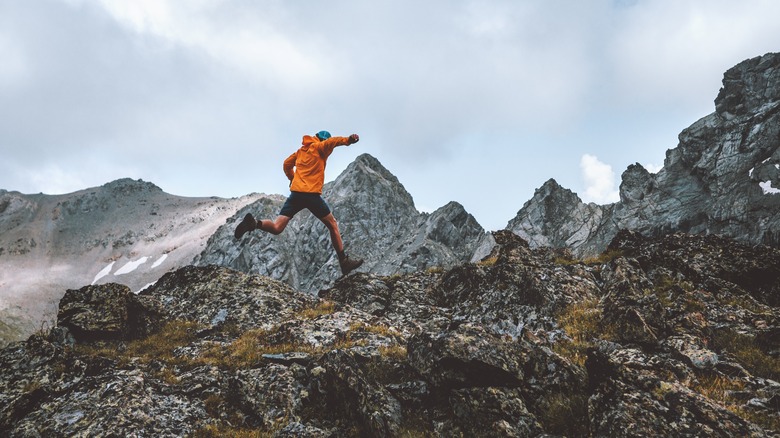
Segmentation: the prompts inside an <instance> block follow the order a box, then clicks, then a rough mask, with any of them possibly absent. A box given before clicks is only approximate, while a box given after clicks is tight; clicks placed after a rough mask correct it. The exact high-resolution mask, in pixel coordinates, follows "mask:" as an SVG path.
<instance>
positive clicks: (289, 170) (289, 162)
mask: <svg viewBox="0 0 780 438" xmlns="http://www.w3.org/2000/svg"><path fill="white" fill-rule="evenodd" d="M297 157H298V151H295V152H293V154H292V155H290V156H289V157H287V159H286V160H284V166H283V169H284V174H285V175H287V179H289V180H290V181H292V180H293V178H294V177H295V171H294V170H293V168H294V167H295V160H296V158H297Z"/></svg>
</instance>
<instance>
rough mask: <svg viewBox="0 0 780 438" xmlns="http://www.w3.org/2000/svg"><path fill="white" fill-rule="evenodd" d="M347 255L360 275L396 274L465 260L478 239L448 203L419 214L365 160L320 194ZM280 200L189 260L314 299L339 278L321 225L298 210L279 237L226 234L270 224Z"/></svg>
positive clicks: (387, 176) (251, 209) (390, 178)
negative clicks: (358, 261)
mask: <svg viewBox="0 0 780 438" xmlns="http://www.w3.org/2000/svg"><path fill="white" fill-rule="evenodd" d="M323 197H324V198H325V199H326V200H327V202H328V203H329V205H330V206H331V209H332V211H333V214H334V216H335V217H336V219H337V220H338V223H339V229H340V231H341V234H342V238H343V240H344V245H345V248H346V251H347V253H348V254H350V255H353V256H356V257H359V258H363V259H364V260H365V264H364V265H363V266H362V267H361V268H360V269H359V270H360V271H361V272H371V273H375V274H379V275H390V274H403V273H409V272H414V271H417V270H424V269H427V268H431V267H442V266H452V265H454V264H456V263H460V262H464V261H468V260H470V259H471V257H472V254H473V253H474V251H475V250H476V248H477V243H478V241H479V240H480V239H481V238H482V237H483V236H484V235H485V232H484V230H483V228H482V227H481V226H480V225H479V224H478V223H477V221H476V220H475V219H474V217H473V216H471V215H470V214H468V213H467V212H466V211H465V209H464V208H463V206H461V205H460V204H458V203H456V202H450V203H449V204H447V205H445V206H443V207H441V208H439V209H438V210H436V211H434V212H433V213H430V214H426V213H420V212H418V211H417V209H416V208H415V206H414V201H413V199H412V196H411V195H410V194H409V193H408V192H407V191H406V189H405V188H404V187H403V185H402V184H401V183H400V182H399V181H398V179H397V178H396V177H395V176H394V175H393V174H392V173H390V172H389V171H388V170H387V169H386V168H384V167H383V166H382V165H381V164H380V163H379V161H378V160H377V159H376V158H374V157H372V156H371V155H368V154H363V155H361V156H359V157H358V158H357V159H356V160H355V161H354V162H353V163H352V164H350V165H349V167H347V169H346V170H345V171H344V172H343V173H342V174H341V175H339V176H338V178H336V180H335V181H333V182H331V183H328V184H326V185H325V187H324V188H323ZM282 203H283V201H281V200H280V201H277V202H269V201H268V200H260V201H257V202H255V203H254V204H251V205H248V206H247V207H245V208H243V209H242V210H240V211H238V213H236V215H235V216H233V218H232V220H230V221H228V223H227V224H225V225H224V226H222V227H220V228H219V229H218V230H217V232H216V233H215V234H214V235H213V236H212V237H211V238H210V239H209V242H208V245H207V247H206V248H205V249H204V251H203V252H202V253H201V254H200V255H199V256H198V258H197V259H196V261H195V264H197V265H208V264H217V265H221V266H227V267H231V268H234V269H238V270H241V271H244V272H249V273H257V274H262V275H267V276H269V277H271V278H274V279H277V280H281V281H284V282H286V283H288V284H290V285H292V286H293V287H295V288H297V289H299V290H303V291H310V292H316V291H318V290H319V289H321V288H323V287H325V286H327V285H331V284H332V283H333V281H334V280H335V279H336V278H338V277H340V276H341V271H340V270H339V267H338V259H337V257H336V253H335V251H334V250H333V248H332V246H331V242H330V235H329V234H328V231H327V229H326V228H325V226H324V225H323V224H322V223H321V222H320V221H319V220H317V219H316V218H315V217H314V216H312V215H311V214H310V213H309V212H308V211H307V210H304V211H302V212H301V213H299V214H298V215H296V217H295V218H293V220H292V221H290V224H289V225H288V227H287V229H286V230H285V231H284V232H283V233H282V234H281V235H279V236H273V235H271V234H268V233H264V232H260V231H254V232H252V233H250V234H248V235H247V236H245V237H244V238H243V240H242V241H240V242H237V241H236V240H235V239H234V238H233V231H234V229H235V227H236V225H237V224H238V222H239V221H240V220H241V219H242V218H243V216H244V215H245V214H246V213H252V214H253V215H254V216H255V217H256V218H258V219H259V218H265V219H275V218H276V216H277V215H278V213H279V210H280V208H281V205H282Z"/></svg>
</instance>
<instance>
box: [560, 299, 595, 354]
mask: <svg viewBox="0 0 780 438" xmlns="http://www.w3.org/2000/svg"><path fill="white" fill-rule="evenodd" d="M598 303H599V302H598V300H597V299H590V300H585V301H580V302H578V303H574V304H571V305H570V306H568V307H567V308H566V309H564V311H563V312H561V313H559V314H558V315H557V318H556V320H557V321H558V325H559V326H560V327H561V328H562V329H563V330H564V331H565V332H566V334H567V335H568V336H569V338H570V340H562V341H559V342H557V343H556V344H555V346H554V350H555V352H556V353H558V354H560V355H561V356H563V357H566V358H568V359H569V360H571V361H572V362H573V363H574V364H576V365H578V366H581V367H583V366H585V351H586V350H587V349H588V347H591V346H593V339H595V338H598V337H599V336H600V335H602V332H603V330H602V323H601V318H602V314H601V309H599V308H598Z"/></svg>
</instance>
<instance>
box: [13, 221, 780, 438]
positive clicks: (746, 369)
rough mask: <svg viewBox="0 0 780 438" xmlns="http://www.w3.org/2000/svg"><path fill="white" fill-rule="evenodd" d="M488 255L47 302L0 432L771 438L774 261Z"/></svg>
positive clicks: (204, 281)
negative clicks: (51, 308)
mask: <svg viewBox="0 0 780 438" xmlns="http://www.w3.org/2000/svg"><path fill="white" fill-rule="evenodd" d="M494 239H495V241H496V246H495V248H494V251H493V253H492V254H490V255H488V257H486V258H485V259H484V260H481V261H479V262H476V263H463V264H459V265H456V266H454V267H452V268H449V269H428V270H424V271H417V272H414V273H409V274H394V275H390V276H383V275H376V274H366V273H357V274H352V275H350V276H348V277H346V278H343V279H340V280H337V281H336V282H335V284H334V286H333V287H331V288H328V289H324V290H322V291H321V292H320V293H319V295H320V296H319V297H315V296H313V295H311V294H308V293H303V292H299V291H296V290H295V289H293V288H291V287H290V286H288V285H287V284H285V283H282V282H279V281H276V280H272V279H270V278H268V277H266V276H260V275H257V274H246V273H241V272H239V271H235V270H232V269H229V268H225V267H217V266H213V265H212V266H201V267H195V266H188V267H185V268H182V269H179V270H176V271H174V272H170V273H168V274H166V275H164V276H163V277H162V278H161V279H160V280H159V281H158V282H157V283H156V284H155V285H154V286H152V287H150V288H148V289H145V290H144V291H142V292H141V293H140V294H138V295H136V294H134V293H132V291H131V290H130V289H129V288H127V287H126V286H122V285H118V284H104V285H94V286H85V287H83V288H81V289H73V290H69V291H68V292H67V293H66V294H65V296H64V297H63V299H62V301H61V302H60V306H59V314H58V324H57V327H55V328H54V329H52V330H49V331H45V332H41V333H38V334H36V335H34V336H32V337H30V338H29V339H28V340H27V341H25V342H19V343H15V344H13V345H11V346H9V347H7V348H5V349H3V350H0V368H1V369H2V370H3V373H2V375H0V434H2V435H3V436H10V437H16V436H20V437H21V436H74V435H76V436H162V437H165V436H202V437H212V436H308V437H336V436H447V437H450V436H518V437H540V436H610V437H612V436H615V437H621V436H625V437H629V436H631V437H640V436H641V437H647V436H724V437H725V436H733V437H737V436H738V437H747V436H750V437H764V436H780V383H778V379H780V360H779V358H778V355H780V336H778V334H779V333H780V324H779V323H780V319H779V318H780V310H778V297H779V296H780V250H777V249H773V248H770V247H766V246H746V245H743V244H740V243H737V242H735V241H733V240H730V239H727V238H722V237H716V236H694V235H686V234H672V235H668V236H665V237H662V238H644V237H642V236H641V235H639V234H637V233H633V232H627V231H626V232H621V233H619V234H618V235H617V236H616V238H615V239H614V240H613V242H612V244H611V245H610V248H609V250H608V251H607V252H605V253H604V254H602V255H601V256H599V257H598V258H594V259H588V260H577V259H574V258H572V257H571V253H570V252H567V251H556V250H551V249H549V248H540V249H532V248H530V247H529V245H528V243H527V242H526V241H524V240H522V239H521V238H519V237H517V236H516V235H514V234H512V233H510V232H507V231H501V232H497V233H494Z"/></svg>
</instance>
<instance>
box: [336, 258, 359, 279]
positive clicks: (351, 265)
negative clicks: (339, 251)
mask: <svg viewBox="0 0 780 438" xmlns="http://www.w3.org/2000/svg"><path fill="white" fill-rule="evenodd" d="M362 264H363V260H362V259H353V258H350V257H349V256H348V255H344V258H342V259H339V265H340V266H341V273H342V274H344V275H347V274H349V273H350V272H352V271H353V270H354V269H357V268H359V267H360V265H362Z"/></svg>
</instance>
